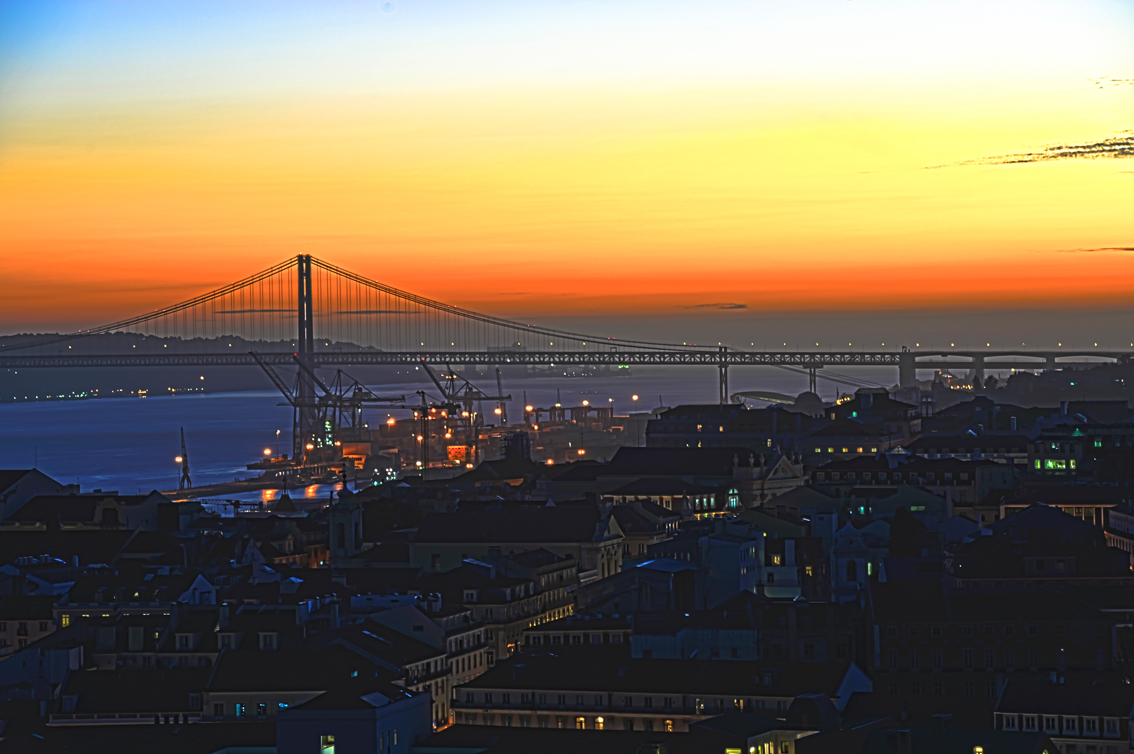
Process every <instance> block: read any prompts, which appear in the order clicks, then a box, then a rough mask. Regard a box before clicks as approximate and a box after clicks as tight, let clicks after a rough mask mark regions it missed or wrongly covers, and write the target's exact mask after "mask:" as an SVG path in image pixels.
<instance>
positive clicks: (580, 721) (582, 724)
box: [575, 717, 587, 730]
mask: <svg viewBox="0 0 1134 754" xmlns="http://www.w3.org/2000/svg"><path fill="white" fill-rule="evenodd" d="M575 727H576V728H577V729H578V730H583V729H584V728H586V727H587V718H585V717H576V718H575Z"/></svg>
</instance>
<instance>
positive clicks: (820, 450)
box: [815, 448, 823, 453]
mask: <svg viewBox="0 0 1134 754" xmlns="http://www.w3.org/2000/svg"><path fill="white" fill-rule="evenodd" d="M815 452H816V453H822V452H823V449H822V448H816V449H815Z"/></svg>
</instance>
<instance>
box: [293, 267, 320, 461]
mask: <svg viewBox="0 0 1134 754" xmlns="http://www.w3.org/2000/svg"><path fill="white" fill-rule="evenodd" d="M296 265H297V268H298V269H297V270H296V273H297V274H296V281H297V285H298V289H297V291H296V304H297V311H296V314H297V320H298V327H299V331H298V333H297V339H296V341H295V346H296V349H295V355H296V356H297V357H298V358H299V360H300V361H301V362H302V363H303V364H304V365H305V366H306V367H307V369H300V370H299V390H298V391H297V393H296V396H295V397H296V398H297V403H298V406H297V407H296V411H295V421H294V422H293V424H292V445H293V448H292V453H293V455H292V458H293V459H296V460H299V459H302V458H303V457H304V456H306V455H307V444H308V443H309V442H311V440H312V438H313V437H314V434H315V429H316V428H315V417H316V411H315V407H314V406H315V384H314V382H313V381H312V379H311V374H312V373H313V370H314V367H315V360H314V354H315V321H314V320H315V316H314V307H313V304H312V286H311V255H310V254H300V255H299V256H298V257H296Z"/></svg>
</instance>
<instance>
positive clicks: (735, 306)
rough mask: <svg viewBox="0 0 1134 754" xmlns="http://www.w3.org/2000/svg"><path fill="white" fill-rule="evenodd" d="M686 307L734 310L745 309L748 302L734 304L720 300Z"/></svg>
mask: <svg viewBox="0 0 1134 754" xmlns="http://www.w3.org/2000/svg"><path fill="white" fill-rule="evenodd" d="M685 308H686V309H720V310H721V311H735V310H736V309H747V308H748V304H735V303H729V302H721V303H716V304H694V305H693V306H687V307H685Z"/></svg>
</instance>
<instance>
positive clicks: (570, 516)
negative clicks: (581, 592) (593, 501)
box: [413, 505, 601, 544]
mask: <svg viewBox="0 0 1134 754" xmlns="http://www.w3.org/2000/svg"><path fill="white" fill-rule="evenodd" d="M600 517H601V513H600V511H599V509H598V507H597V506H594V505H586V506H584V505H570V506H556V507H546V506H541V507H536V506H527V505H525V506H521V507H518V508H513V509H510V510H508V511H484V512H466V511H460V512H457V513H434V514H432V515H430V516H429V517H428V518H426V519H425V520H424V521H423V522H422V523H421V526H420V527H418V530H417V535H416V536H415V537H414V540H413V541H414V543H415V544H430V543H454V544H456V543H465V542H500V543H507V544H523V543H529V542H531V543H553V542H590V541H592V540H593V539H594V537H595V532H596V529H597V527H598V525H599V522H600V520H601V518H600Z"/></svg>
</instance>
